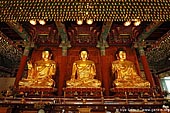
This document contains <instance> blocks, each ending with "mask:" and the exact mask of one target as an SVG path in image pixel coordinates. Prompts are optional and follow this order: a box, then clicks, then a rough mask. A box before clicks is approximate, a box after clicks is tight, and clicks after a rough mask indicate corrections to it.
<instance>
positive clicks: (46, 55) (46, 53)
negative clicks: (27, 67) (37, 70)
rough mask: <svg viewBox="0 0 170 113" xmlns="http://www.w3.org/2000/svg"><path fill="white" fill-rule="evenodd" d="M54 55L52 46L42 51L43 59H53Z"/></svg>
mask: <svg viewBox="0 0 170 113" xmlns="http://www.w3.org/2000/svg"><path fill="white" fill-rule="evenodd" d="M51 57H52V52H51V49H50V48H45V49H44V50H43V52H42V58H43V60H45V61H47V60H49V59H51Z"/></svg>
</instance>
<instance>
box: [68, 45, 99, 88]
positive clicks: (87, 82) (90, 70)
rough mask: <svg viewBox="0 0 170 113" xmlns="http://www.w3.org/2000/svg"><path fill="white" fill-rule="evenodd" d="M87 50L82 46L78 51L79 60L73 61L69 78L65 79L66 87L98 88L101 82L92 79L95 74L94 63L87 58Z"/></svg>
mask: <svg viewBox="0 0 170 113" xmlns="http://www.w3.org/2000/svg"><path fill="white" fill-rule="evenodd" d="M88 54H89V53H88V50H87V49H86V48H82V49H81V50H80V52H79V55H80V60H78V61H75V62H74V63H73V67H72V76H71V79H70V80H68V81H66V85H67V87H71V88H98V87H101V82H100V81H99V80H97V79H94V77H95V76H96V67H95V63H94V62H93V61H91V60H88Z"/></svg>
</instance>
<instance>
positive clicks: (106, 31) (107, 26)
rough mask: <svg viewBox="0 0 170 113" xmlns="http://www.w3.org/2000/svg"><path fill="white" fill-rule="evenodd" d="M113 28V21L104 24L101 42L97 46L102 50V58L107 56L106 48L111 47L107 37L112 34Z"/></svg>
mask: <svg viewBox="0 0 170 113" xmlns="http://www.w3.org/2000/svg"><path fill="white" fill-rule="evenodd" d="M111 26H112V21H108V22H104V23H103V26H102V32H101V35H100V37H99V41H98V43H97V45H96V47H98V48H100V49H101V55H102V56H104V55H105V48H106V47H109V45H108V43H107V41H106V39H107V36H108V34H109V32H110V29H111Z"/></svg>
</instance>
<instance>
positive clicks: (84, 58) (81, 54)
mask: <svg viewBox="0 0 170 113" xmlns="http://www.w3.org/2000/svg"><path fill="white" fill-rule="evenodd" d="M80 57H81V59H82V60H83V61H85V60H86V59H87V57H88V54H87V51H81V53H80Z"/></svg>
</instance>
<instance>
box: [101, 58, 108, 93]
mask: <svg viewBox="0 0 170 113" xmlns="http://www.w3.org/2000/svg"><path fill="white" fill-rule="evenodd" d="M101 63H102V65H101V71H102V83H103V86H104V88H105V95H106V96H109V92H110V88H109V83H110V81H109V74H110V73H109V67H108V66H109V65H108V59H107V57H106V56H101Z"/></svg>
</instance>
